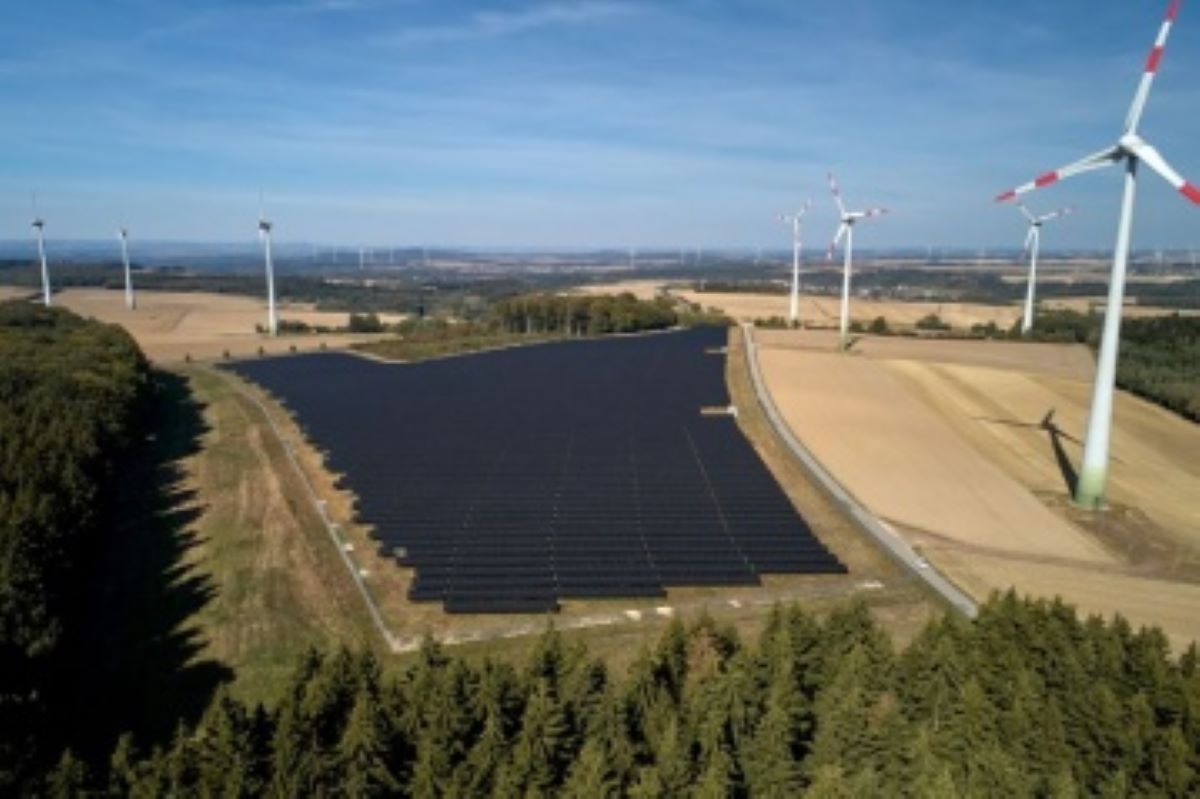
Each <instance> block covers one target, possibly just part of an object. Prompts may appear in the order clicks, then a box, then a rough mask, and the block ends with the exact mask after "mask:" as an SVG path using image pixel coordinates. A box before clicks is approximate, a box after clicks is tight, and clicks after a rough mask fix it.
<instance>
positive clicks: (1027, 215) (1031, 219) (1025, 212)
mask: <svg viewBox="0 0 1200 799" xmlns="http://www.w3.org/2000/svg"><path fill="white" fill-rule="evenodd" d="M1017 210H1019V211H1020V212H1021V213H1022V215H1024V217H1025V218H1026V219H1028V220H1029V223H1030V224H1033V223H1034V222H1036V221H1037V219H1036V218H1035V217H1034V215H1033V214H1031V213H1029V209H1028V208H1026V207H1025V203H1023V202H1021V201H1020V200H1017Z"/></svg>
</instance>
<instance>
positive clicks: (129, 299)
mask: <svg viewBox="0 0 1200 799" xmlns="http://www.w3.org/2000/svg"><path fill="white" fill-rule="evenodd" d="M117 238H118V239H120V240H121V263H122V264H124V265H125V307H126V308H128V309H129V310H131V311H132V310H134V309H135V308H137V302H136V301H135V300H134V298H133V278H132V276H131V275H130V274H129V231H128V230H127V229H126V228H125V226H124V225H122V226H121V227H119V228H117Z"/></svg>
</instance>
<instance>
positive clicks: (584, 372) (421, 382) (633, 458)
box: [230, 328, 844, 613]
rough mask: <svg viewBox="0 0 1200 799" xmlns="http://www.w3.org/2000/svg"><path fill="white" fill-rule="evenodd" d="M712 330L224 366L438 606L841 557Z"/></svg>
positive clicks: (824, 563)
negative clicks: (733, 400) (740, 412)
mask: <svg viewBox="0 0 1200 799" xmlns="http://www.w3.org/2000/svg"><path fill="white" fill-rule="evenodd" d="M724 340H725V331H724V330H721V329H715V328H707V329H695V330H688V331H680V332H672V333H665V334H657V335H650V336H638V337H628V338H614V339H605V340H588V341H578V342H566V343H561V344H553V345H545V346H534V347H526V348H518V349H512V350H505V351H501V352H496V353H489V354H486V355H475V356H465V357H461V358H454V359H447V360H442V361H431V362H426V363H420V364H413V365H389V364H380V363H377V362H373V361H368V360H364V359H360V358H355V357H353V356H348V355H336V354H321V355H305V356H299V357H290V358H280V359H268V360H261V361H254V362H246V363H239V364H235V365H234V366H232V367H230V368H232V369H234V370H235V371H236V372H238V373H239V374H241V375H242V376H244V377H247V378H249V379H251V380H254V381H255V382H257V383H259V384H260V385H262V386H263V387H264V388H266V389H267V390H268V391H270V392H271V393H273V394H274V395H275V396H277V397H279V398H280V399H281V400H282V401H283V402H284V403H285V404H286V405H287V406H288V407H289V408H290V409H291V410H292V411H293V412H294V414H295V415H296V418H297V421H298V423H299V424H300V425H301V427H302V428H303V429H304V430H305V431H306V433H307V435H308V436H309V437H310V439H311V440H312V441H313V442H314V443H315V444H316V445H317V446H319V447H322V448H323V449H324V450H325V452H326V457H327V463H328V465H329V467H330V468H332V469H333V470H334V471H335V472H338V473H340V474H342V475H343V476H342V478H341V484H342V485H343V486H344V487H346V488H348V489H350V490H352V491H353V492H354V493H355V494H356V495H357V497H358V508H357V511H358V514H359V517H360V518H361V520H362V521H363V522H365V523H367V524H370V525H373V527H374V530H375V532H374V535H375V537H376V538H377V540H378V541H379V543H380V547H381V549H382V551H384V552H385V553H387V554H390V555H392V556H394V557H395V558H396V560H397V561H399V562H400V563H402V564H404V565H407V566H411V567H413V568H414V569H415V571H416V576H415V578H414V580H413V583H412V586H411V588H410V591H409V597H410V598H411V599H413V600H415V601H441V602H443V603H444V607H445V609H446V610H447V611H448V612H451V613H454V612H462V613H479V612H541V611H547V610H553V609H555V608H556V607H557V603H558V600H559V599H563V598H572V597H655V596H662V595H663V593H664V589H665V588H666V587H669V586H679V585H753V584H757V583H758V581H759V575H760V574H763V573H829V572H841V571H844V568H843V567H842V565H841V564H840V563H838V561H837V560H836V559H835V558H834V557H833V556H832V555H830V554H829V552H828V551H827V550H826V549H825V548H824V546H822V545H821V543H820V542H819V541H818V540H817V539H816V538H815V537H813V535H812V534H811V531H810V530H809V529H808V527H807V525H806V524H805V523H804V521H803V519H801V518H800V517H799V516H798V515H797V513H796V511H795V509H794V508H793V507H792V505H791V503H790V502H789V501H788V499H787V497H786V496H785V495H784V494H783V492H782V491H781V490H780V488H779V486H778V485H777V484H776V483H775V481H774V479H773V478H772V477H771V475H770V473H769V472H768V471H767V470H766V468H765V467H764V465H763V464H762V462H761V461H760V460H759V458H758V456H757V454H756V453H755V452H754V450H753V449H752V448H751V447H750V445H749V443H748V442H747V441H746V440H745V438H744V437H743V436H742V434H741V432H740V431H739V430H738V428H737V426H736V424H735V423H734V421H733V420H732V419H731V418H729V417H725V416H709V417H705V416H701V415H700V412H699V409H700V408H701V407H704V406H721V405H726V404H728V402H729V398H728V395H727V393H726V390H725V382H724V358H723V357H719V356H717V355H713V354H706V351H707V350H712V349H715V348H718V347H720V346H722V345H723V344H724Z"/></svg>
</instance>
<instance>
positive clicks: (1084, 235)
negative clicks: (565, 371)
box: [0, 0, 1200, 249]
mask: <svg viewBox="0 0 1200 799" xmlns="http://www.w3.org/2000/svg"><path fill="white" fill-rule="evenodd" d="M1164 8H1165V2H1161V0H1120V1H1119V2H1114V1H1112V0H1105V2H1095V0H1055V2H1052V3H1050V2H1045V1H1044V0H1040V1H1035V0H1006V2H1003V3H1001V2H994V0H967V2H961V1H960V2H954V3H951V2H943V1H942V0H875V1H873V2H866V1H863V2H832V1H830V2H807V1H806V0H780V1H778V2H777V1H776V0H759V1H758V2H719V1H718V0H680V1H679V2H669V3H668V2H650V1H649V0H646V1H643V0H579V1H578V2H565V0H511V1H510V2H497V3H467V2H454V0H443V1H441V2H439V1H438V0H275V1H274V2H269V3H268V2H253V3H251V2H237V3H234V2H209V3H199V2H182V1H180V2H173V1H170V0H108V1H107V2H103V3H97V2H93V0H79V1H78V2H56V1H55V0H44V1H43V2H40V3H31V2H22V3H7V4H6V8H5V13H4V17H5V19H4V24H3V25H2V26H0V99H2V100H3V103H2V107H3V108H4V109H5V113H4V116H3V123H2V124H0V238H3V239H13V238H22V237H25V236H27V235H28V217H29V213H30V211H29V192H30V189H31V188H33V187H36V188H37V189H38V192H39V198H40V200H39V202H40V204H41V207H42V212H43V214H44V215H45V216H46V218H47V221H48V224H47V233H48V234H50V235H56V236H61V237H68V238H99V237H104V236H109V235H110V234H111V230H112V228H113V227H114V226H115V225H116V224H117V222H118V221H119V220H120V219H124V220H126V221H127V223H128V224H129V225H130V227H131V228H132V229H133V232H134V236H135V237H136V236H141V237H143V238H147V239H151V238H152V239H168V238H169V239H187V240H197V241H239V240H243V239H244V240H247V241H252V240H253V237H254V232H255V231H254V223H255V219H256V217H257V213H258V210H257V206H258V192H259V189H260V188H261V189H262V190H263V191H264V193H265V195H266V201H267V207H268V213H269V215H270V216H271V217H272V218H273V219H274V221H275V223H276V229H277V234H278V237H279V238H280V239H282V240H291V241H312V240H315V241H323V242H339V243H346V244H354V243H360V242H363V243H368V244H371V243H374V244H384V243H395V244H404V243H413V244H421V243H429V244H435V245H437V244H444V245H468V246H493V245H502V246H521V245H540V246H550V247H564V246H593V245H620V246H630V245H632V246H637V247H643V248H645V247H654V246H665V247H675V246H680V245H683V246H689V247H691V246H697V245H701V246H705V247H717V246H748V247H754V246H768V247H770V246H786V244H787V239H788V234H787V231H786V230H785V229H784V228H783V226H782V225H779V224H778V223H777V222H775V221H774V217H775V215H777V214H778V213H780V212H783V211H788V210H790V209H792V208H793V207H795V206H796V205H797V204H798V203H799V202H800V201H802V200H803V199H804V198H805V197H811V198H812V199H813V201H814V210H813V212H812V214H811V215H810V220H811V221H810V224H809V226H808V231H807V238H808V240H809V242H810V246H811V247H813V248H814V249H820V248H823V247H824V245H825V244H826V243H827V242H828V239H829V237H830V235H831V233H832V232H833V227H834V224H835V222H834V215H833V205H832V202H831V200H830V197H829V193H828V190H827V189H826V187H825V173H826V172H827V170H829V169H831V168H832V169H834V170H835V171H836V172H837V174H838V178H839V180H840V182H841V184H842V187H843V191H844V193H845V195H846V197H847V200H848V201H849V203H850V204H851V205H860V206H867V205H886V206H889V207H890V208H892V209H893V210H894V213H893V215H891V216H889V217H887V218H885V219H883V220H881V221H880V222H878V223H877V224H874V225H872V226H871V227H870V228H867V227H866V226H864V227H863V228H862V229H861V230H860V235H859V236H858V238H857V242H858V244H859V246H863V247H871V246H897V245H926V244H932V245H937V246H966V247H978V246H988V247H995V246H1001V245H1004V246H1017V245H1019V244H1020V242H1021V240H1022V238H1023V235H1024V230H1023V228H1022V223H1021V221H1020V219H1019V217H1018V216H1017V213H1016V211H1015V210H1014V209H1012V208H1008V207H1002V206H1001V207H997V206H994V205H992V204H991V202H990V200H991V198H992V197H993V196H994V195H995V194H996V193H997V192H998V191H1000V190H1002V189H1005V188H1008V187H1009V186H1010V185H1015V184H1017V183H1020V182H1023V181H1024V180H1026V179H1028V178H1030V177H1032V176H1033V175H1034V174H1035V173H1039V172H1041V171H1043V170H1045V169H1048V168H1052V167H1057V166H1060V165H1062V164H1064V163H1066V162H1069V161H1072V160H1074V159H1076V158H1077V157H1080V156H1083V155H1085V154H1087V153H1090V152H1092V151H1094V150H1097V149H1099V148H1101V147H1103V146H1105V145H1107V144H1110V143H1111V142H1112V141H1114V140H1115V138H1116V136H1117V135H1118V134H1119V128H1120V125H1121V123H1122V121H1123V119H1124V115H1125V111H1126V107H1127V105H1128V103H1129V101H1130V99H1131V98H1132V95H1133V91H1134V88H1135V86H1136V83H1137V80H1138V78H1139V75H1140V70H1141V67H1142V65H1143V63H1144V61H1145V56H1146V52H1147V50H1148V49H1149V46H1150V44H1151V42H1152V40H1153V37H1154V35H1155V33H1156V31H1157V26H1158V24H1159V21H1160V19H1161V17H1162V14H1163V11H1164ZM1198 109H1200V5H1197V6H1196V7H1194V8H1193V7H1189V6H1187V5H1185V7H1184V9H1183V11H1182V13H1181V15H1180V18H1179V22H1178V24H1177V25H1176V28H1175V31H1174V33H1173V35H1172V39H1171V41H1170V43H1169V45H1168V50H1167V55H1166V58H1165V60H1164V65H1163V69H1162V72H1161V74H1160V77H1159V80H1158V82H1157V84H1156V86H1155V90H1154V93H1153V95H1152V97H1151V100H1150V107H1149V110H1148V112H1147V116H1146V118H1145V120H1144V122H1143V132H1144V134H1145V135H1146V137H1147V138H1148V139H1149V140H1150V141H1152V142H1153V143H1154V144H1156V145H1157V146H1158V147H1159V149H1160V150H1161V151H1162V152H1163V153H1164V155H1165V156H1166V157H1167V158H1168V160H1170V161H1171V162H1172V164H1173V165H1174V166H1175V167H1176V169H1178V170H1179V171H1180V172H1182V173H1183V174H1185V175H1187V176H1190V177H1191V178H1192V179H1193V180H1200V146H1197V142H1200V114H1198V113H1197V110H1198ZM1119 191H1120V176H1119V174H1118V172H1117V171H1116V170H1111V171H1106V172H1101V173H1094V174H1092V175H1087V176H1084V177H1082V178H1077V179H1075V180H1074V181H1072V182H1068V183H1066V184H1063V185H1062V186H1060V187H1056V188H1055V189H1053V190H1050V191H1046V192H1042V193H1041V194H1040V195H1034V197H1033V199H1032V200H1031V202H1032V203H1033V204H1034V205H1035V206H1036V208H1037V209H1039V210H1043V209H1044V210H1049V209H1050V208H1051V207H1057V206H1060V205H1065V204H1072V203H1074V204H1076V205H1078V206H1079V211H1080V212H1079V214H1078V215H1076V216H1074V217H1072V218H1071V219H1069V220H1067V221H1065V222H1064V223H1062V224H1061V225H1058V226H1057V227H1056V229H1054V230H1053V231H1052V232H1051V231H1048V232H1047V233H1048V235H1047V236H1046V246H1047V247H1051V248H1053V247H1089V248H1090V247H1096V248H1100V247H1109V246H1111V240H1112V237H1113V231H1114V226H1115V215H1116V210H1117V202H1118V195H1119ZM1135 230H1136V232H1135V245H1136V246H1141V247H1159V246H1162V247H1189V246H1191V245H1193V244H1194V245H1196V246H1198V247H1200V209H1196V208H1195V207H1193V206H1191V205H1189V204H1187V203H1186V202H1184V201H1183V200H1182V199H1181V198H1180V197H1179V196H1178V195H1176V194H1175V193H1174V192H1173V191H1171V190H1170V189H1169V188H1168V187H1167V186H1166V185H1165V184H1163V183H1162V182H1161V181H1160V180H1158V179H1157V178H1156V177H1154V176H1153V175H1151V174H1149V173H1145V175H1144V177H1143V179H1142V181H1141V182H1140V194H1139V206H1138V215H1137V222H1136V228H1135Z"/></svg>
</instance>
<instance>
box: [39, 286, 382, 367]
mask: <svg viewBox="0 0 1200 799" xmlns="http://www.w3.org/2000/svg"><path fill="white" fill-rule="evenodd" d="M54 302H55V304H56V305H60V306H62V307H64V308H69V309H70V310H72V311H74V312H75V313H77V314H79V315H81V316H87V317H93V318H95V319H99V320H101V321H103V322H112V323H114V324H119V325H121V326H122V327H124V328H125V329H126V330H128V331H129V332H130V333H131V334H132V335H133V337H134V338H135V339H137V342H138V344H139V345H140V346H141V348H142V351H143V352H145V353H146V355H147V357H149V358H150V359H151V360H153V361H157V362H160V363H171V362H179V361H183V360H184V359H185V358H186V357H187V356H189V355H190V356H191V357H192V358H193V359H197V360H205V359H217V358H221V357H222V356H223V355H224V353H225V352H226V351H228V352H229V353H230V354H231V355H232V356H233V357H238V356H241V357H246V356H249V355H252V354H254V353H257V351H258V348H259V347H262V348H263V350H264V352H268V353H281V352H287V351H289V349H290V348H291V347H292V346H295V347H296V348H297V349H301V350H314V349H317V348H319V347H320V344H321V343H322V342H324V343H325V345H326V346H327V347H331V348H336V347H343V346H346V345H348V344H350V343H353V342H355V341H369V340H371V339H373V338H378V336H371V335H362V334H359V335H352V334H321V335H317V334H301V335H283V336H279V337H277V338H274V339H272V338H270V337H268V336H264V335H262V334H260V333H258V332H256V330H255V325H261V324H265V323H266V303H265V302H264V301H262V300H259V299H255V298H252V297H241V296H236V295H231V294H205V293H191V292H151V291H143V292H138V294H137V302H138V307H137V310H136V311H129V310H127V309H126V308H125V295H124V293H123V292H120V291H108V290H105V289H67V290H65V291H61V292H59V293H58V294H56V295H55V296H54ZM279 318H280V319H281V320H286V321H296V322H304V323H305V324H308V325H320V326H325V327H337V326H344V325H345V324H346V323H347V321H348V319H349V314H347V313H341V312H332V311H317V310H314V308H313V307H312V305H309V304H280V306H279ZM398 318H399V317H392V318H386V319H385V321H396V320H397V319H398Z"/></svg>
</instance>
